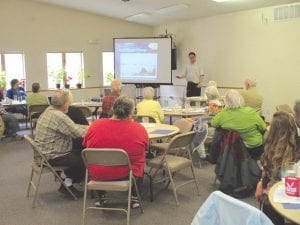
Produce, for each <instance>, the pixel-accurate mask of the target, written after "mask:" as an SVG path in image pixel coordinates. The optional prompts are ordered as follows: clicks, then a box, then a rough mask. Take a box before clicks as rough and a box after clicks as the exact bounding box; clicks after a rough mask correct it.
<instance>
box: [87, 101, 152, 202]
mask: <svg viewBox="0 0 300 225" xmlns="http://www.w3.org/2000/svg"><path fill="white" fill-rule="evenodd" d="M133 109H134V102H133V100H132V99H131V98H129V97H126V96H121V97H118V98H117V99H116V101H115V103H114V105H113V116H112V118H110V119H100V120H97V121H96V122H94V123H93V124H92V125H91V126H90V128H89V129H88V131H87V133H86V135H85V137H84V140H83V145H84V146H85V147H87V148H120V149H123V150H125V151H126V152H127V154H128V156H129V159H130V162H131V165H132V170H133V175H134V176H135V177H136V179H137V185H138V187H139V186H140V185H141V184H142V177H143V173H144V165H145V151H146V150H148V147H149V138H148V133H147V131H146V130H145V128H144V127H143V126H142V125H141V124H139V123H136V122H133V121H132V120H131V118H130V117H131V115H132V113H133ZM88 170H89V175H90V178H91V179H92V180H102V181H105V180H106V181H107V180H122V179H126V178H128V173H129V171H128V167H127V166H117V167H116V166H114V167H109V166H105V167H104V166H97V165H89V167H88ZM98 195H99V196H100V199H99V201H97V202H96V205H98V206H101V204H103V203H104V200H103V199H104V197H105V196H104V192H102V191H101V192H99V193H98ZM132 195H133V196H132V203H133V205H132V206H133V208H136V207H139V202H138V200H137V196H136V193H135V191H134V189H133V192H132Z"/></svg>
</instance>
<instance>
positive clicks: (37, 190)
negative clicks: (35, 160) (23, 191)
mask: <svg viewBox="0 0 300 225" xmlns="http://www.w3.org/2000/svg"><path fill="white" fill-rule="evenodd" d="M42 173H43V168H41V170H40V172H39V177H38V181H37V184H36V187H35V193H34V199H33V203H32V208H35V205H36V200H37V196H38V193H39V187H40V181H41V178H42Z"/></svg>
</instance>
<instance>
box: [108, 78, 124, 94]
mask: <svg viewBox="0 0 300 225" xmlns="http://www.w3.org/2000/svg"><path fill="white" fill-rule="evenodd" d="M110 86H111V91H112V92H120V91H121V90H122V82H121V81H120V80H113V81H112V82H111V84H110Z"/></svg>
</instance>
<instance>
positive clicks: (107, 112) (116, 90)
mask: <svg viewBox="0 0 300 225" xmlns="http://www.w3.org/2000/svg"><path fill="white" fill-rule="evenodd" d="M121 91H122V83H121V81H119V80H113V81H112V82H111V93H110V95H108V96H105V97H104V98H103V102H102V113H101V118H109V117H111V116H112V107H113V104H114V102H115V100H116V98H117V97H119V96H120V95H121Z"/></svg>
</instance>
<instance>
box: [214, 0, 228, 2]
mask: <svg viewBox="0 0 300 225" xmlns="http://www.w3.org/2000/svg"><path fill="white" fill-rule="evenodd" d="M212 1H214V2H228V1H230V0H212Z"/></svg>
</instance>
